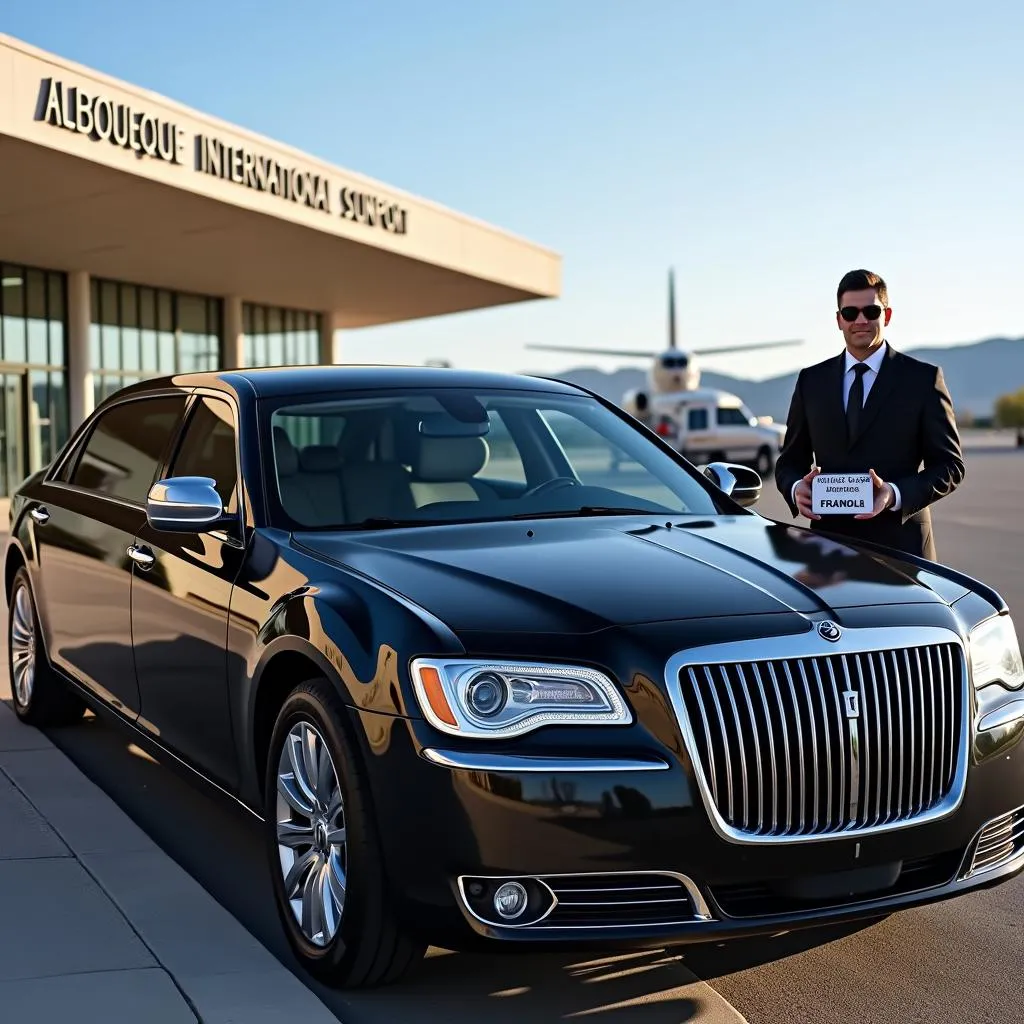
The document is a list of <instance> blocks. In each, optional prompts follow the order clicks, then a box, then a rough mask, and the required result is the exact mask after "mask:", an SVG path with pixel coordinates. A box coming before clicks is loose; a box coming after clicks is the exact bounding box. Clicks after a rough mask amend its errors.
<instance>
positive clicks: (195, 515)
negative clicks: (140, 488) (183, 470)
mask: <svg viewBox="0 0 1024 1024" xmlns="http://www.w3.org/2000/svg"><path fill="white" fill-rule="evenodd" d="M223 515H224V503H223V502H222V501H221V497H220V495H219V494H218V493H217V488H216V486H215V481H214V480H212V479H211V478H210V477H208V476H176V477H171V478H170V479H167V480H158V481H157V482H156V483H155V484H153V486H152V487H151V488H150V489H149V494H148V495H147V497H146V519H147V520H149V525H150V526H151V527H152V528H153V529H154V530H164V531H166V532H169V533H203V532H204V531H206V530H208V529H210V528H211V527H212V526H214V524H216V523H217V522H218V521H219V520H220V519H221V517H222V516H223Z"/></svg>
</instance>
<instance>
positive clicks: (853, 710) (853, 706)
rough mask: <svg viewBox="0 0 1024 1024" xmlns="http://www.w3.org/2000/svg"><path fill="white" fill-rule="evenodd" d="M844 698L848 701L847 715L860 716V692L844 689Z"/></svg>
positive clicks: (849, 716) (851, 716)
mask: <svg viewBox="0 0 1024 1024" xmlns="http://www.w3.org/2000/svg"><path fill="white" fill-rule="evenodd" d="M843 700H844V701H845V702H846V717H847V718H859V717H860V694H859V693H858V692H857V691H856V690H844V691H843Z"/></svg>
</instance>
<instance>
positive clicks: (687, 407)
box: [650, 388, 786, 477]
mask: <svg viewBox="0 0 1024 1024" xmlns="http://www.w3.org/2000/svg"><path fill="white" fill-rule="evenodd" d="M651 407H652V408H651V416H650V427H651V429H652V430H654V431H655V432H656V433H658V434H660V435H661V436H662V437H664V438H665V439H666V440H667V441H669V442H670V443H671V444H672V445H673V446H674V447H675V448H676V449H677V450H678V451H679V453H680V454H681V455H685V456H686V458H688V459H689V460H690V461H691V462H696V463H702V462H737V463H739V464H740V465H744V466H750V467H751V468H752V469H756V470H757V472H758V473H760V474H761V476H762V477H765V476H768V475H769V474H770V473H771V472H772V470H773V469H774V468H775V460H776V459H777V458H778V455H779V451H780V450H781V449H782V444H783V441H784V439H785V435H786V428H785V426H784V425H783V424H781V423H774V422H772V418H771V417H770V416H762V417H757V416H755V415H754V414H753V413H752V412H751V411H750V410H749V409H748V408H747V407H746V406H745V405H744V404H743V401H742V400H741V399H740V398H739V397H738V396H737V395H733V394H730V393H729V392H728V391H719V390H717V389H714V388H700V389H697V390H694V391H684V392H676V393H675V394H672V395H655V396H652V400H651Z"/></svg>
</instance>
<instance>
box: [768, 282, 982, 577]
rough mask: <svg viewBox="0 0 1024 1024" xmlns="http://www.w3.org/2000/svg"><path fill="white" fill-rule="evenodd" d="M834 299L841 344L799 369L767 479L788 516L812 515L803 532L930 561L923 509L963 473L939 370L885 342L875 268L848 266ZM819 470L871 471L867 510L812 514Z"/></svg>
mask: <svg viewBox="0 0 1024 1024" xmlns="http://www.w3.org/2000/svg"><path fill="white" fill-rule="evenodd" d="M836 299H837V303H838V306H839V310H838V312H837V313H836V323H837V324H838V326H839V330H840V331H842V333H843V337H844V338H845V339H846V348H845V350H844V351H843V352H842V353H841V354H840V355H838V356H832V357H831V358H829V359H826V360H825V361H824V362H821V363H818V364H817V365H815V366H810V367H808V368H806V369H804V370H801V371H800V374H799V376H798V377H797V381H796V386H795V388H794V390H793V399H792V402H791V404H790V409H789V418H788V420H787V424H786V441H785V445H784V446H783V449H782V452H781V453H780V455H779V458H778V460H777V462H776V465H775V482H776V484H777V486H778V488H779V490H780V491H781V493H782V496H783V497H784V498H785V499H786V501H787V503H788V504H789V507H790V510H791V511H792V513H793V515H794V516H796V515H804V516H806V517H807V518H808V519H810V520H811V529H815V530H822V531H826V532H831V533H834V534H842V535H844V536H847V537H849V538H850V539H852V540H856V539H857V538H862V539H864V540H868V541H874V542H875V543H878V544H885V545H887V546H888V547H892V548H897V549H899V550H901V551H906V552H909V553H910V554H914V555H923V556H924V557H925V558H928V559H931V560H932V561H935V558H936V555H935V540H934V537H933V535H932V521H931V512H930V510H929V506H930V505H931V504H932V503H933V502H935V501H938V500H939V498H943V497H945V496H946V495H947V494H952V493H953V491H954V490H956V488H957V487H959V486H960V484H961V482H962V481H963V479H964V472H965V467H964V460H963V452H962V450H961V447H960V436H959V434H958V432H957V427H956V418H955V416H954V413H953V403H952V400H951V399H950V397H949V391H948V390H947V388H946V383H945V380H944V379H943V376H942V370H941V369H940V368H939V367H937V366H933V365H931V364H930V363H926V362H923V361H922V360H920V359H914V358H913V357H911V356H908V355H905V354H903V353H900V352H897V351H896V350H895V349H894V348H892V346H891V345H889V343H888V342H887V341H886V340H885V337H884V330H885V328H886V327H888V326H889V321H890V319H891V318H892V309H891V308H890V306H889V296H888V291H887V289H886V285H885V282H884V281H883V280H882V278H881V277H879V276H878V275H877V274H874V273H871V272H870V271H867V270H853V271H850V273H848V274H846V275H845V276H844V277H843V279H842V280H841V281H840V282H839V288H838V290H837V293H836ZM819 472H820V473H867V472H870V473H871V479H872V482H873V484H874V487H873V490H874V507H873V508H872V510H871V511H870V512H867V513H862V514H859V515H826V516H818V515H816V514H815V513H814V512H813V511H812V507H811V481H812V480H813V479H814V477H815V476H816V475H817V474H818V473H819Z"/></svg>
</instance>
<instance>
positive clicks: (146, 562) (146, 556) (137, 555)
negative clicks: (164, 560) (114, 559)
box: [128, 544, 156, 569]
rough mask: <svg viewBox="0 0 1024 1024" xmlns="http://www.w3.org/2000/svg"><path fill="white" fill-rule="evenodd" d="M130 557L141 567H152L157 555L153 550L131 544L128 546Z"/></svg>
mask: <svg viewBox="0 0 1024 1024" xmlns="http://www.w3.org/2000/svg"><path fill="white" fill-rule="evenodd" d="M128 557H129V558H130V559H131V560H132V561H133V562H134V563H135V564H136V565H137V566H138V567H139V568H140V569H152V568H153V563H154V562H155V561H156V555H154V554H153V552H152V551H147V550H146V548H140V547H139V546H138V545H137V544H130V545H129V546H128Z"/></svg>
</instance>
